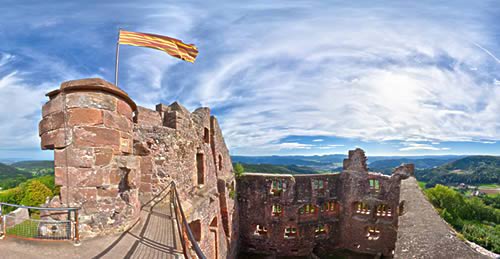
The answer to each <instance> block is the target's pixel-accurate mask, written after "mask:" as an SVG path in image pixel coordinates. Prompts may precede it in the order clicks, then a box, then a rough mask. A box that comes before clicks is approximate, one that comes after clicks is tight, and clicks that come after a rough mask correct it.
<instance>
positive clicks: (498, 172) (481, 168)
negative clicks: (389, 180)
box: [232, 155, 500, 186]
mask: <svg viewBox="0 0 500 259" xmlns="http://www.w3.org/2000/svg"><path fill="white" fill-rule="evenodd" d="M344 158H346V156H345V155H325V156H233V157H232V159H233V162H235V163H242V164H243V167H244V168H245V171H246V172H261V173H286V174H307V173H321V172H339V171H341V170H342V161H343V160H344ZM404 163H406V164H408V163H413V164H415V168H416V169H417V170H416V172H415V176H416V177H417V179H418V180H419V181H424V182H427V184H428V185H429V186H433V185H435V184H438V183H439V184H447V185H449V184H458V183H467V184H500V157H496V156H454V155H444V156H406V157H398V156H371V157H369V158H368V167H369V169H370V171H373V172H381V173H384V174H391V173H392V171H393V170H394V168H395V167H397V166H399V165H401V164H404Z"/></svg>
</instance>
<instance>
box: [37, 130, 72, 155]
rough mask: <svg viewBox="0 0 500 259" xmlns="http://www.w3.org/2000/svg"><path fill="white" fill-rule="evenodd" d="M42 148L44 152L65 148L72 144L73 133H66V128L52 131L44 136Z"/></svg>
mask: <svg viewBox="0 0 500 259" xmlns="http://www.w3.org/2000/svg"><path fill="white" fill-rule="evenodd" d="M40 137H41V146H42V149H43V150H46V149H54V148H63V147H65V146H66V145H69V144H70V143H71V131H70V130H67V131H66V132H65V131H64V128H61V129H56V130H52V131H49V132H46V133H44V134H42V135H41V136H40Z"/></svg>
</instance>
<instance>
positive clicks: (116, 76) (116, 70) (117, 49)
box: [115, 28, 121, 87]
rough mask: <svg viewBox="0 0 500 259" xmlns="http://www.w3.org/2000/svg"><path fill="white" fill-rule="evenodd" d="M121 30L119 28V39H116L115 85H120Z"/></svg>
mask: <svg viewBox="0 0 500 259" xmlns="http://www.w3.org/2000/svg"><path fill="white" fill-rule="evenodd" d="M120 31H121V28H120V29H118V39H117V40H116V63H115V85H116V86H117V87H118V61H119V58H120Z"/></svg>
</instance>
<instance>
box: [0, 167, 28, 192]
mask: <svg viewBox="0 0 500 259" xmlns="http://www.w3.org/2000/svg"><path fill="white" fill-rule="evenodd" d="M31 177H32V173H30V172H25V171H22V170H19V169H16V168H15V167H13V166H9V165H6V164H2V163H0V188H2V189H8V188H12V187H14V186H17V185H18V184H19V183H21V182H23V181H26V180H27V179H29V178H31Z"/></svg>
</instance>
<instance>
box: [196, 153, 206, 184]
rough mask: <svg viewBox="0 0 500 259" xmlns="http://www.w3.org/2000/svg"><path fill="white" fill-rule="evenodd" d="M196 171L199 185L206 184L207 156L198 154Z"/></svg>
mask: <svg viewBox="0 0 500 259" xmlns="http://www.w3.org/2000/svg"><path fill="white" fill-rule="evenodd" d="M196 171H197V179H198V185H203V184H205V156H204V155H203V154H201V153H198V154H196Z"/></svg>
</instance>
